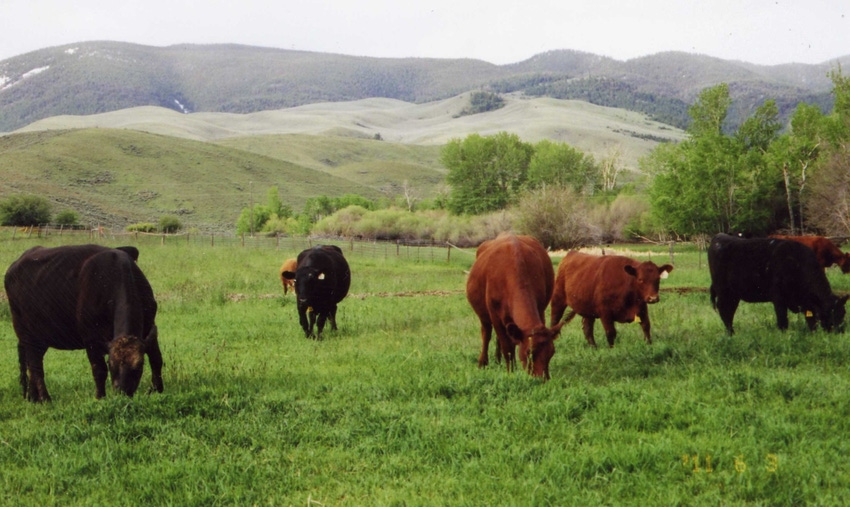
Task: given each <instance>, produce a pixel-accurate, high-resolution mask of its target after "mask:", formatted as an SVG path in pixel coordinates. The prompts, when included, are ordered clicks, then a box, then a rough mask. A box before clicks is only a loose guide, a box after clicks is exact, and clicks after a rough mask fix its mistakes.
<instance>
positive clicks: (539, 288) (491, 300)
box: [467, 235, 555, 315]
mask: <svg viewBox="0 0 850 507" xmlns="http://www.w3.org/2000/svg"><path fill="white" fill-rule="evenodd" d="M554 279H555V270H554V268H553V267H552V261H551V260H550V259H549V255H548V254H547V253H546V250H545V249H544V248H543V247H542V245H540V243H539V242H538V241H537V240H535V239H534V238H531V237H529V236H514V235H500V236H499V237H497V238H496V239H492V240H489V241H485V242H484V243H482V244H481V246H479V248H478V250H477V252H476V259H475V263H474V264H473V266H472V268H471V269H470V272H469V277H468V278H467V300H468V301H469V303H470V305H472V307H473V309H474V310H475V311H476V313H478V314H479V315H481V314H482V312H488V311H489V310H488V306H492V305H493V304H496V305H501V304H502V302H503V301H504V302H507V301H509V300H510V299H512V298H513V297H517V296H520V295H521V297H530V298H532V299H533V301H534V304H535V305H536V307H537V308H538V310H539V311H540V312H543V310H545V308H546V305H547V304H548V302H549V298H550V297H551V295H552V289H553V287H554ZM506 304H507V303H506Z"/></svg>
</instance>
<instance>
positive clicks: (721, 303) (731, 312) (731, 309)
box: [717, 297, 740, 336]
mask: <svg viewBox="0 0 850 507" xmlns="http://www.w3.org/2000/svg"><path fill="white" fill-rule="evenodd" d="M739 302H740V300H738V299H731V298H724V297H721V298H718V299H717V313H719V314H720V320H722V321H723V324H724V325H725V326H726V334H728V335H729V336H732V335H733V334H734V333H735V331H734V329H733V328H732V319H734V318H735V312H736V311H737V310H738V303H739Z"/></svg>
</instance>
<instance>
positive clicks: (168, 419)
mask: <svg viewBox="0 0 850 507" xmlns="http://www.w3.org/2000/svg"><path fill="white" fill-rule="evenodd" d="M58 240H59V239H58V238H56V237H53V238H48V239H46V240H45V239H41V240H36V239H16V240H14V241H12V240H9V238H8V237H6V236H3V233H2V232H0V265H2V266H8V265H9V264H10V263H11V262H12V261H13V260H14V259H15V258H17V256H18V255H20V253H21V252H23V251H24V250H25V249H26V248H29V247H30V246H32V245H34V244H36V243H37V242H39V241H40V242H41V243H42V244H47V245H49V244H54V243H55V242H56V241H58ZM65 241H67V238H66V239H65ZM123 243H126V241H124V242H123ZM136 244H137V245H138V246H139V247H140V250H141V252H142V253H141V257H140V259H139V263H140V265H141V267H142V269H143V270H144V271H145V273H146V274H147V276H148V278H149V280H150V281H151V284H152V286H153V288H154V291H155V293H156V295H157V298H158V301H159V303H160V313H159V315H158V319H157V323H158V325H159V329H160V340H161V346H162V349H163V354H164V356H165V360H166V364H165V369H164V372H163V374H164V381H165V392H164V393H163V394H161V395H150V396H147V395H144V394H140V395H138V396H137V397H135V398H133V399H128V398H126V397H123V396H119V395H115V394H113V393H109V395H108V396H107V397H106V398H105V399H103V400H100V401H95V400H94V396H93V394H94V388H93V381H92V378H91V373H90V368H89V366H88V364H87V361H86V359H85V354H84V353H83V352H82V351H77V352H59V351H51V352H48V354H47V356H46V364H45V370H46V381H47V383H48V388H49V389H50V392H51V394H52V396H53V399H54V401H53V402H52V403H50V404H44V405H33V404H30V403H26V402H24V400H23V399H22V398H21V392H20V387H19V385H18V378H17V371H18V369H17V368H18V366H17V354H16V353H15V344H16V338H15V336H14V333H13V331H12V328H11V323H10V318H9V310H8V304H7V303H6V302H5V299H0V373H2V375H0V428H2V430H0V470H2V471H3V472H2V474H0V503H3V504H10V505H11V504H15V505H89V504H132V505H142V504H149V505H205V506H206V505H305V504H306V505H435V504H437V505H445V504H448V505H599V504H606V505H615V504H641V505H676V504H687V505H718V504H731V505H745V504H746V505H777V504H778V505H789V504H791V505H799V504H822V505H843V504H847V503H848V502H849V501H850V487H848V484H850V463H849V462H848V460H847V456H848V455H850V442H848V439H847V438H846V435H847V434H848V430H850V428H848V426H850V424H848V422H847V421H848V417H847V416H848V414H850V372H848V364H850V343H848V337H847V335H846V334H826V333H823V332H820V331H819V332H816V333H809V332H807V331H806V330H805V325H804V322H803V320H802V319H801V318H798V316H792V318H791V329H790V330H789V331H787V332H785V333H781V332H779V331H777V330H776V329H775V323H774V318H773V311H772V308H771V307H770V306H769V305H746V304H744V305H742V307H741V308H740V310H739V312H738V315H737V317H736V328H737V334H736V335H735V336H734V337H732V338H729V337H726V336H725V335H724V332H723V326H722V324H721V322H720V319H719V317H718V316H717V315H716V313H714V312H713V311H712V309H711V307H710V305H709V302H708V295H707V292H705V288H706V287H707V286H708V270H707V269H706V267H705V258H704V256H703V257H702V269H700V268H699V267H698V264H699V258H698V254H697V252H696V251H694V250H692V249H689V248H688V247H687V246H677V254H676V259H675V264H676V269H675V270H674V271H673V272H672V273H671V275H670V278H669V279H668V280H665V281H663V282H662V288H663V289H664V290H663V292H662V301H661V302H660V303H659V304H658V305H655V306H653V307H652V308H651V309H650V315H651V317H652V322H653V339H654V341H655V343H654V344H653V345H652V346H647V345H645V344H644V343H643V341H642V336H641V332H640V329H639V327H638V326H635V325H620V326H618V330H619V336H618V340H617V344H616V346H615V348H613V349H607V348H600V349H599V350H590V349H589V348H588V347H587V346H586V345H585V342H584V338H583V337H582V335H581V326H580V324H578V322H573V323H571V324H570V325H568V326H567V327H566V328H565V329H564V331H563V332H562V336H561V338H560V339H559V340H558V342H557V353H556V355H555V357H554V358H553V360H552V364H551V374H552V380H551V381H549V382H548V383H545V384H544V383H541V382H540V381H539V380H536V379H533V378H531V377H529V376H528V375H526V374H525V373H522V372H516V373H512V374H508V373H506V372H505V369H504V365H496V364H491V366H490V367H489V368H486V369H483V370H479V369H478V368H477V367H476V360H477V356H478V352H479V347H480V342H479V334H478V333H479V331H478V323H477V319H476V318H475V316H474V315H473V313H472V311H471V310H470V308H469V306H468V304H467V302H466V300H465V297H464V295H463V287H464V282H465V274H464V270H467V269H468V268H469V266H470V265H471V263H472V259H473V256H472V255H468V254H462V253H460V252H458V253H457V254H453V255H452V257H451V263H447V262H446V261H445V255H444V253H443V252H441V253H440V254H438V255H435V256H434V259H435V260H433V261H432V260H430V259H428V260H420V261H414V260H408V259H406V258H401V259H399V258H395V257H394V256H392V255H390V256H388V257H387V258H383V257H372V256H365V255H360V254H358V253H357V252H356V251H355V252H354V253H351V255H349V257H348V258H349V262H350V264H351V267H352V288H351V293H352V295H351V296H350V297H349V298H347V299H346V300H345V301H343V303H342V304H341V306H340V311H339V315H338V321H339V324H340V329H339V331H337V332H331V331H327V332H326V336H325V340H324V341H321V342H317V341H312V340H306V339H305V338H304V337H303V334H302V332H301V330H300V328H299V327H298V323H297V315H296V311H295V302H294V299H293V297H292V295H291V294H290V295H289V296H287V297H285V298H284V297H283V296H282V290H281V288H280V283H279V281H278V280H277V268H278V267H279V265H280V263H281V262H282V260H283V259H285V258H287V257H290V256H293V255H294V254H295V253H297V252H295V251H287V250H285V249H275V248H242V247H239V246H238V245H227V246H216V247H210V246H209V245H208V244H207V245H200V244H191V243H186V242H171V243H169V242H166V244H164V245H162V244H160V241H159V240H158V239H150V240H145V239H141V240H138V242H137V243H136ZM341 246H343V245H341ZM645 250H649V251H648V252H647V253H646V255H647V256H648V255H650V253H651V255H652V257H653V260H655V261H656V262H659V263H660V262H662V261H663V262H667V257H666V250H664V249H659V250H656V249H655V248H654V247H653V248H650V249H645ZM346 251H348V250H347V249H346ZM650 251H651V252H650ZM556 262H557V259H556ZM829 276H830V279H831V282H832V283H833V287H834V288H835V289H836V290H838V291H847V290H848V289H850V277H844V278H842V277H841V275H840V274H839V273H837V272H833V271H830V273H829ZM597 328H599V329H597V341H598V342H600V343H601V342H603V341H604V340H601V339H600V338H601V335H599V333H601V328H600V326H597ZM491 357H492V349H491ZM143 383H145V384H147V383H149V370H146V375H145V377H144V378H143Z"/></svg>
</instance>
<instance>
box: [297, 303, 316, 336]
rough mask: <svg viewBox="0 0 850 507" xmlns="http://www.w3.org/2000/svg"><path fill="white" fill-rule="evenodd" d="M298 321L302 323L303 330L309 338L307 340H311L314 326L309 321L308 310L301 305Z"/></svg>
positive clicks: (299, 306)
mask: <svg viewBox="0 0 850 507" xmlns="http://www.w3.org/2000/svg"><path fill="white" fill-rule="evenodd" d="M310 313H313V312H310ZM298 320H299V322H300V323H301V329H303V330H304V334H305V335H306V336H307V338H309V337H310V334H311V333H312V326H311V325H310V322H308V320H307V309H306V308H304V307H303V306H301V305H298Z"/></svg>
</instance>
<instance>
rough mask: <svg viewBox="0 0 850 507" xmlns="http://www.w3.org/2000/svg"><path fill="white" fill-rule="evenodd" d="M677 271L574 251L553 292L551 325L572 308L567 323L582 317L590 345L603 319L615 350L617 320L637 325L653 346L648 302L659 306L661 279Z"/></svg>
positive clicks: (562, 263)
mask: <svg viewBox="0 0 850 507" xmlns="http://www.w3.org/2000/svg"><path fill="white" fill-rule="evenodd" d="M670 271H673V266H671V265H669V264H665V265H663V266H657V265H656V264H655V263H653V262H652V261H646V262H638V261H636V260H634V259H630V258H628V257H623V256H620V255H604V256H597V255H588V254H584V253H580V252H576V251H572V252H570V253H568V254H567V256H566V257H564V260H562V261H561V264H560V266H558V276H557V278H556V279H555V290H554V291H553V293H552V320H551V321H550V322H551V324H553V325H554V324H555V323H556V322H560V321H561V317H563V315H564V310H565V309H566V307H567V306H569V307H570V308H571V309H572V310H571V311H570V313H569V315H567V318H566V320H565V322H569V321H571V320H572V319H573V317H575V316H576V314H578V315H581V317H582V328H583V329H584V337H585V338H586V339H587V343H589V344H590V346H591V347H596V341H595V340H594V339H593V324H594V322H595V321H596V319H600V320H601V321H602V327H603V328H604V329H605V336H606V338H607V339H608V346H609V347H613V346H614V338H616V336H617V330H616V329H615V328H614V322H621V323H627V322H639V323H640V327H641V328H642V329H643V336H644V339H646V343H649V344H651V343H652V337H651V336H650V331H649V330H650V326H649V313H648V311H647V306H646V305H647V304H653V303H657V302H658V300H659V297H658V284H659V280H660V279H661V278H666V277H667V273H669V272H670Z"/></svg>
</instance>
